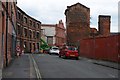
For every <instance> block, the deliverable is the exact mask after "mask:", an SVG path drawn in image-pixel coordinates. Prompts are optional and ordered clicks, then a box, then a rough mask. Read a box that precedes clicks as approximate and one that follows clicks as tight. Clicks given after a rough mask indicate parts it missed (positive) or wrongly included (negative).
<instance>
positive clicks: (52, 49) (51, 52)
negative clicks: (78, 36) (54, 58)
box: [49, 46, 60, 55]
mask: <svg viewBox="0 0 120 80" xmlns="http://www.w3.org/2000/svg"><path fill="white" fill-rule="evenodd" d="M59 52H60V50H59V48H58V47H56V46H53V47H52V48H51V49H50V50H49V54H50V55H51V54H57V55H58V54H59Z"/></svg>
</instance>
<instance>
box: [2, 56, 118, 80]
mask: <svg viewBox="0 0 120 80" xmlns="http://www.w3.org/2000/svg"><path fill="white" fill-rule="evenodd" d="M29 59H30V58H29V56H28V55H22V56H20V57H18V58H15V59H14V61H13V62H12V63H11V64H10V65H9V66H8V67H7V68H4V69H3V70H2V72H1V73H2V74H0V75H2V77H3V80H4V78H31V77H32V78H35V77H36V76H35V72H34V69H33V66H32V67H31V64H30V60H29ZM81 59H84V60H88V61H90V62H92V63H93V64H96V65H101V66H105V67H110V68H113V69H118V68H119V67H118V63H115V62H109V61H102V60H94V59H88V58H81ZM119 70H120V69H119ZM0 78H1V77H0Z"/></svg>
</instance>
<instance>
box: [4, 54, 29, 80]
mask: <svg viewBox="0 0 120 80" xmlns="http://www.w3.org/2000/svg"><path fill="white" fill-rule="evenodd" d="M2 77H3V79H4V78H30V60H29V56H28V55H21V56H20V57H18V58H16V59H15V60H14V61H13V62H12V63H11V64H10V65H9V66H8V67H7V68H5V69H3V75H2Z"/></svg>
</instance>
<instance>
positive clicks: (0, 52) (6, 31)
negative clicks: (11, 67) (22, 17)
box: [0, 0, 17, 67]
mask: <svg viewBox="0 0 120 80" xmlns="http://www.w3.org/2000/svg"><path fill="white" fill-rule="evenodd" d="M16 4H17V2H12V1H11V2H8V1H7V0H4V2H2V1H0V59H1V60H0V61H1V63H0V65H1V66H2V67H6V66H8V64H9V63H10V62H11V60H12V59H13V58H14V57H15V55H16V54H15V46H16Z"/></svg>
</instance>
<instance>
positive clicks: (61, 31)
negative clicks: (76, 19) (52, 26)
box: [55, 20, 66, 46]
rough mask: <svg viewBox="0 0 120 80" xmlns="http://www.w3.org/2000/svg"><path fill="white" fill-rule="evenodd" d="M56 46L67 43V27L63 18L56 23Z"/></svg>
mask: <svg viewBox="0 0 120 80" xmlns="http://www.w3.org/2000/svg"><path fill="white" fill-rule="evenodd" d="M55 37H56V43H55V45H56V46H62V45H63V44H65V43H66V29H65V27H64V23H63V22H62V20H60V21H59V23H58V24H57V25H56V35H55Z"/></svg>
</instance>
